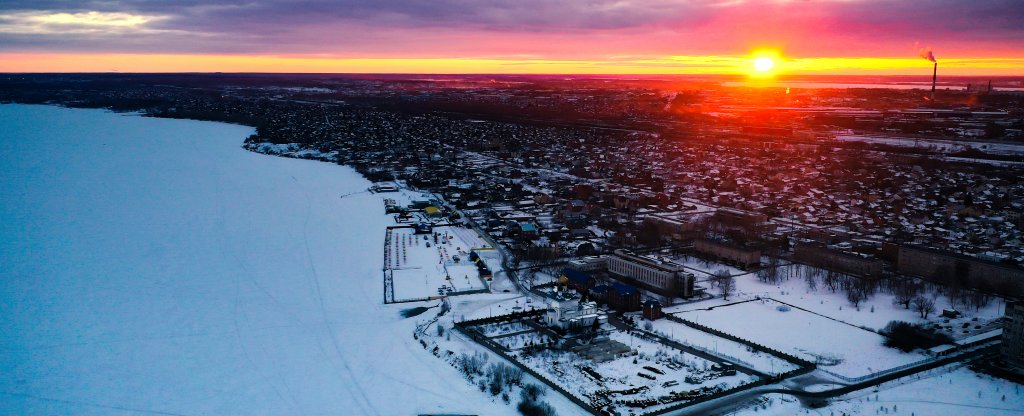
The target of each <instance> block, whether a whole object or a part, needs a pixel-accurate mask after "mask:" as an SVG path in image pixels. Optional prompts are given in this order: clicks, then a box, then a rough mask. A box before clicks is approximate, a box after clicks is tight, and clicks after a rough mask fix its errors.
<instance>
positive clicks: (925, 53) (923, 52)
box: [917, 48, 935, 62]
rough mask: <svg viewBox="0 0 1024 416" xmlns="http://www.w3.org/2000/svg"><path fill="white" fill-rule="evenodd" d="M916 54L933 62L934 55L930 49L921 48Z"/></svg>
mask: <svg viewBox="0 0 1024 416" xmlns="http://www.w3.org/2000/svg"><path fill="white" fill-rule="evenodd" d="M917 54H918V55H921V57H922V58H924V59H927V60H929V61H932V62H935V54H934V53H932V48H921V49H920V50H918V51H917Z"/></svg>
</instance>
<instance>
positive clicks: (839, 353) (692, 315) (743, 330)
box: [676, 300, 926, 377]
mask: <svg viewBox="0 0 1024 416" xmlns="http://www.w3.org/2000/svg"><path fill="white" fill-rule="evenodd" d="M676 316H678V317H680V318H683V319H687V320H690V321H693V322H697V323H699V324H701V325H706V326H709V327H712V328H715V329H718V330H720V331H723V332H726V333H728V334H732V335H736V336H739V337H741V338H744V339H748V340H751V341H754V342H757V343H760V344H762V345H766V346H769V347H772V348H775V349H777V350H779V351H782V352H784V353H787V354H792V355H795V356H797V357H801V358H804V359H806V360H809V361H812V362H813V361H817V362H819V367H821V368H824V369H827V370H829V371H833V372H836V373H839V374H841V375H843V376H847V377H859V376H862V375H867V374H871V373H874V372H878V371H881V370H885V369H889V368H892V367H897V366H900V365H904V364H909V363H912V362H915V361H919V360H922V359H924V358H926V357H925V356H924V355H922V354H917V353H903V352H900V351H898V350H895V349H892V348H888V347H886V346H884V345H882V341H883V337H882V336H881V335H879V334H877V333H874V332H871V331H868V330H865V329H862V328H857V327H854V326H851V325H848V324H845V323H841V322H836V321H834V320H832V319H828V318H826V317H823V316H819V315H815V314H812V313H809V312H806V311H802V310H799V309H795V308H790V307H786V306H784V305H782V304H780V303H778V302H775V301H771V300H757V301H751V302H743V303H738V304H734V305H728V306H719V307H716V308H714V309H712V310H710V311H709V310H693V311H689V312H683V313H679V314H676Z"/></svg>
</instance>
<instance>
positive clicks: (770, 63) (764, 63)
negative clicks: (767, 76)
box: [754, 56, 775, 72]
mask: <svg viewBox="0 0 1024 416" xmlns="http://www.w3.org/2000/svg"><path fill="white" fill-rule="evenodd" d="M772 68H775V61H774V60H772V58H769V57H767V56H762V57H760V58H757V59H754V70H755V71H757V72H768V71H771V70H772Z"/></svg>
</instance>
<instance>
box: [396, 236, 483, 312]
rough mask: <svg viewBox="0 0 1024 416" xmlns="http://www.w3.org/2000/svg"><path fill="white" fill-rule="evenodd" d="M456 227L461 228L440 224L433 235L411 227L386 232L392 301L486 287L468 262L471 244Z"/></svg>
mask: <svg viewBox="0 0 1024 416" xmlns="http://www.w3.org/2000/svg"><path fill="white" fill-rule="evenodd" d="M456 229H461V228H460V227H439V228H435V229H434V233H432V234H415V229H413V228H394V229H389V230H388V231H387V235H386V237H385V241H386V244H385V247H386V248H385V261H386V264H387V265H388V268H389V270H387V271H386V273H388V274H390V275H391V277H392V282H393V284H394V300H395V301H403V300H412V299H424V298H428V297H431V296H439V295H443V294H446V293H448V292H464V291H470V290H481V289H486V288H487V285H486V284H485V283H484V282H483V280H481V278H480V273H479V272H478V271H477V268H476V266H475V265H473V263H472V262H470V259H469V254H470V248H471V247H472V246H471V245H470V244H469V243H467V242H466V241H464V240H463V239H462V237H460V234H461V235H465V233H455V232H453V231H454V230H456ZM465 231H470V230H465ZM470 232H472V231H470Z"/></svg>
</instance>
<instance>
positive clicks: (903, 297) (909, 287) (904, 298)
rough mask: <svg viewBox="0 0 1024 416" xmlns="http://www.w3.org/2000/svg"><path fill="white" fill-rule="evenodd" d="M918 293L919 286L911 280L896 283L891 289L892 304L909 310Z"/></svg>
mask: <svg viewBox="0 0 1024 416" xmlns="http://www.w3.org/2000/svg"><path fill="white" fill-rule="evenodd" d="M920 291H921V286H919V285H918V284H917V283H914V282H913V281H911V280H901V281H899V282H896V283H895V284H894V285H893V288H892V294H893V296H894V299H893V302H894V303H896V304H897V305H903V309H910V302H911V301H913V300H914V297H915V296H917V294H918V292H920Z"/></svg>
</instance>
